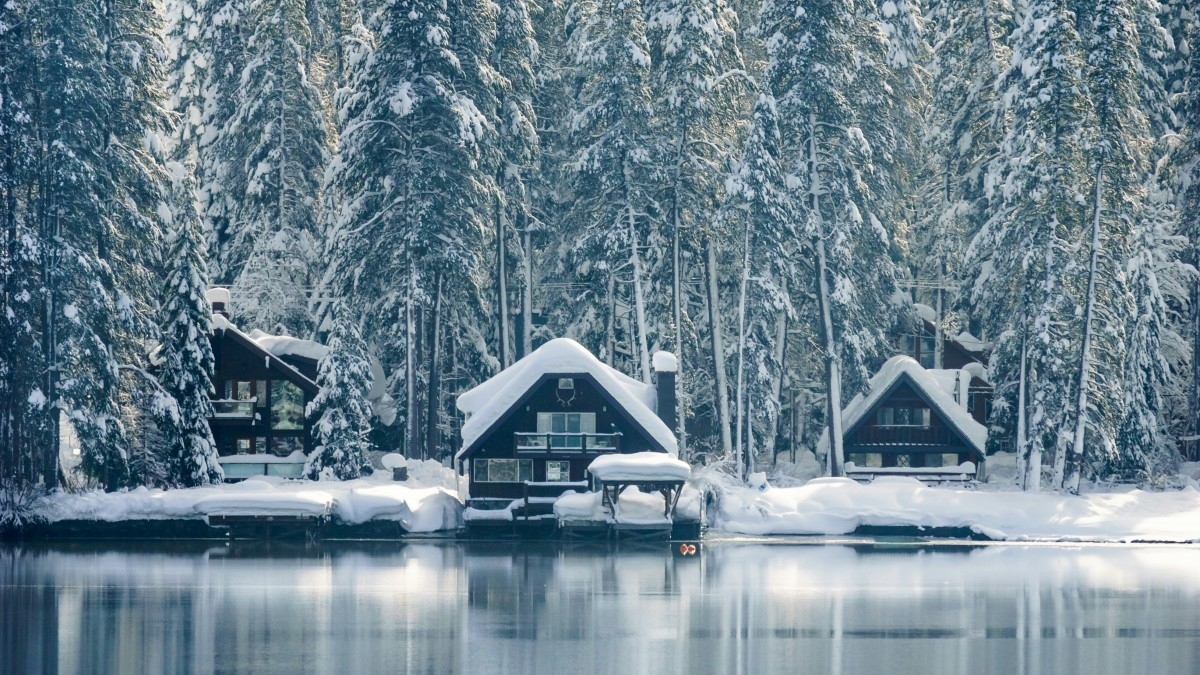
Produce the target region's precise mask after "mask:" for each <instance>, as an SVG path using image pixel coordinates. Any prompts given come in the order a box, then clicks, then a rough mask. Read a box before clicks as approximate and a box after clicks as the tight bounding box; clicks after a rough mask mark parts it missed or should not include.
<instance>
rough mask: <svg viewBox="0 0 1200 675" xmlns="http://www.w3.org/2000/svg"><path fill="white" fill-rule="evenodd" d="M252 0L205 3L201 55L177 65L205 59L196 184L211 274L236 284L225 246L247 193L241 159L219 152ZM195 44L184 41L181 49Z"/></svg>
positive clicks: (182, 56) (230, 113) (227, 125)
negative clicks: (239, 172)
mask: <svg viewBox="0 0 1200 675" xmlns="http://www.w3.org/2000/svg"><path fill="white" fill-rule="evenodd" d="M248 4H249V0H205V2H204V4H203V5H201V6H200V7H198V9H199V10H200V11H201V16H200V20H199V22H198V23H199V30H200V39H199V40H198V41H197V43H196V45H195V47H196V48H197V49H198V50H200V53H199V55H198V56H196V55H188V54H187V53H186V52H180V54H179V55H178V56H177V57H176V61H175V63H176V67H179V66H180V65H181V64H183V63H186V61H185V59H189V58H190V60H192V61H193V62H195V61H200V60H202V61H203V63H204V74H203V80H202V84H201V95H202V97H203V101H202V102H203V105H202V107H201V109H200V122H199V125H198V127H197V129H196V134H198V137H197V138H196V147H197V151H198V153H199V162H198V163H197V165H196V181H197V185H198V187H199V195H200V216H201V218H202V219H203V222H202V226H203V228H204V234H205V237H207V239H208V254H209V273H210V274H212V278H213V280H214V281H217V282H219V283H222V284H232V283H233V281H234V280H235V279H236V278H237V276H236V270H234V269H230V265H229V264H228V262H227V258H228V256H226V255H223V251H224V250H225V248H226V242H227V241H228V240H229V239H230V238H231V237H232V236H233V235H234V233H235V231H236V225H235V224H234V223H233V220H232V219H233V213H234V211H235V209H236V208H237V204H238V201H239V200H240V199H241V197H242V194H243V192H241V191H239V190H238V187H237V184H236V180H235V174H233V173H232V172H233V171H234V170H236V169H238V167H237V164H236V160H234V159H232V158H229V157H226V156H225V154H224V152H223V151H222V150H221V149H220V148H221V147H222V146H223V145H224V141H223V137H224V134H225V133H226V132H227V131H228V130H229V128H230V126H231V124H232V122H233V117H234V114H235V111H236V103H237V99H238V90H239V88H240V86H241V78H242V70H243V69H244V68H245V65H246V60H245V55H246V36H245V34H244V28H245V23H244V19H245V15H246V8H247V5H248ZM188 46H190V43H188V42H181V43H180V48H181V49H184V48H186V47H188Z"/></svg>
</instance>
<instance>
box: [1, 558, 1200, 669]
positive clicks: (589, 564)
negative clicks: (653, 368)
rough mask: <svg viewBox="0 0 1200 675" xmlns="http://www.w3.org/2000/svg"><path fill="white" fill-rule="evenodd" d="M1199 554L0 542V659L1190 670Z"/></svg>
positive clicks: (1198, 617) (109, 664) (1196, 640)
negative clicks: (683, 552) (689, 552)
mask: <svg viewBox="0 0 1200 675" xmlns="http://www.w3.org/2000/svg"><path fill="white" fill-rule="evenodd" d="M1197 569H1200V549H1197V548H1195V547H1182V546H1175V547H1116V546H1111V547H1110V546H1093V547H1079V548H1067V547H1051V546H1032V547H1021V546H987V547H966V546H933V547H925V548H916V547H897V546H858V547H853V546H841V545H778V544H774V545H763V544H753V543H738V542H714V543H709V544H706V545H705V546H704V547H702V548H701V551H700V554H699V555H696V556H691V557H681V556H677V555H675V554H673V552H672V549H670V548H668V547H667V546H666V545H654V546H650V547H640V548H639V547H632V548H631V547H628V546H623V547H622V548H620V549H619V550H618V549H610V548H607V547H561V546H555V545H545V544H529V543H506V544H458V543H449V542H448V543H437V542H428V543H414V544H347V543H337V544H334V543H328V544H325V545H323V546H319V547H315V548H304V547H289V546H286V545H284V546H281V545H278V544H276V545H269V546H268V545H254V544H251V545H240V544H239V545H237V546H232V547H230V546H224V545H220V546H215V547H212V546H206V545H196V544H113V543H101V544H75V545H55V546H28V545H24V546H22V545H7V546H6V547H0V672H3V673H121V674H126V673H190V672H195V673H207V672H221V673H307V672H312V673H349V672H355V673H359V672H362V673H367V672H481V673H493V672H520V673H560V672H564V671H565V672H588V673H592V672H613V673H616V672H621V673H627V672H655V671H659V672H693V673H713V672H720V673H771V672H787V673H877V672H881V671H884V672H892V673H904V672H910V673H964V672H973V673H989V672H994V673H1031V674H1032V673H1048V674H1049V673H1064V672H1087V673H1089V675H1096V674H1101V673H1122V674H1124V673H1131V672H1146V673H1159V672H1161V673H1191V672H1197V668H1198V667H1200V611H1197V610H1196V607H1197V606H1200V605H1198V603H1197V601H1198V600H1200V575H1197V574H1196V572H1195V571H1196V570H1197Z"/></svg>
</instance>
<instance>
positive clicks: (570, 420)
mask: <svg viewBox="0 0 1200 675" xmlns="http://www.w3.org/2000/svg"><path fill="white" fill-rule="evenodd" d="M537 430H538V433H539V434H594V433H596V413H559V412H548V413H538V416H537ZM550 447H551V448H563V449H580V448H582V447H583V437H582V436H551V437H550Z"/></svg>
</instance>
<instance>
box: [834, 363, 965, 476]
mask: <svg viewBox="0 0 1200 675" xmlns="http://www.w3.org/2000/svg"><path fill="white" fill-rule="evenodd" d="M940 372H941V373H947V372H949V373H953V372H958V371H940ZM966 374H968V373H964V375H966ZM901 377H907V378H908V379H909V381H910V382H912V385H913V387H915V388H916V389H917V390H919V391H920V393H922V394H924V396H925V397H926V398H927V399H928V400H929V402H930V404H932V405H933V407H934V408H935V409H936V410H937V412H938V414H940V415H941V416H942V418H943V419H945V420H946V423H947V424H949V425H950V426H951V427H953V428H954V429H955V430H957V431H958V432H959V434H961V435H962V437H963V438H964V439H966V441H967V442H968V443H970V444H971V445H972V446H973V449H975V450H977V451H978V452H979V453H980V454H982V453H983V451H984V446H985V445H986V444H987V427H985V426H983V425H982V424H980V423H979V422H976V421H975V418H973V417H971V414H970V413H969V412H967V409H966V406H965V405H960V404H959V403H957V402H956V401H955V400H954V397H953V396H952V395H951V394H950V393H949V392H947V391H946V390H945V389H943V388H942V385H941V384H940V383H939V381H938V380H939V376H935V375H933V374H932V373H931V372H930V371H928V370H926V369H925V368H923V367H922V366H921V364H919V363H917V362H916V361H915V360H913V358H912V357H910V356H893V357H892V358H890V359H888V361H887V363H884V364H883V367H882V368H880V369H879V372H878V373H876V374H875V376H874V377H872V378H871V384H870V390H869V391H868V393H867V395H866V396H863V395H862V394H858V395H857V396H855V397H854V398H853V399H852V400H851V401H850V403H849V404H847V405H846V407H845V408H844V409H843V410H842V429H845V430H846V432H847V433H849V432H850V431H851V430H852V429H854V426H855V425H856V424H858V422H859V421H860V420H862V418H863V416H865V415H866V414H867V413H869V412H870V411H871V410H874V409H875V405H876V404H877V403H879V399H881V398H882V397H883V396H884V395H885V394H887V393H888V391H889V390H890V389H891V388H892V385H893V384H895V383H896V381H897V380H899V379H900V378H901ZM964 379H966V381H967V383H969V382H970V379H969V378H964ZM962 386H964V387H965V386H966V385H965V384H964V385H962ZM964 400H965V398H964ZM828 433H829V432H828V429H827V430H826V431H825V433H823V434H822V435H821V440H820V441H819V442H818V445H817V447H818V449H819V450H822V451H824V450H827V449H828V447H829V437H828Z"/></svg>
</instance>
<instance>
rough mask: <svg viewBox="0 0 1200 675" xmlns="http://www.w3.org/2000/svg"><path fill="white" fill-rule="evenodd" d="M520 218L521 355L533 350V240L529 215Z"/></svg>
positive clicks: (526, 354)
mask: <svg viewBox="0 0 1200 675" xmlns="http://www.w3.org/2000/svg"><path fill="white" fill-rule="evenodd" d="M522 220H523V221H524V222H523V223H522V227H521V243H522V248H523V249H524V251H523V255H524V257H525V284H524V286H525V287H524V288H522V289H521V356H528V355H529V352H532V351H533V242H532V237H531V236H530V234H529V216H528V215H523V216H522Z"/></svg>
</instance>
